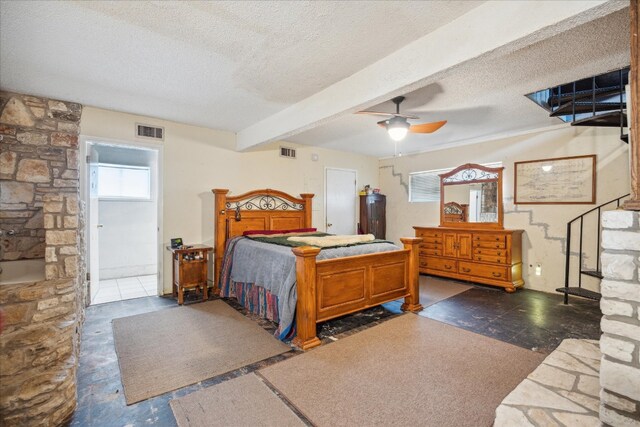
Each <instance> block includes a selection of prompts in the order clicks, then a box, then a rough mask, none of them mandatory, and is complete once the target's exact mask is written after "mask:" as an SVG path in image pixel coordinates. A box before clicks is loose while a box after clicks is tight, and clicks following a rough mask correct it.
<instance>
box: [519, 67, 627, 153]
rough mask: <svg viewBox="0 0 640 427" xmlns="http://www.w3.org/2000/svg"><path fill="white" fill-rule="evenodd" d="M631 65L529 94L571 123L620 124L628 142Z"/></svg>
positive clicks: (539, 103) (621, 136) (622, 138)
mask: <svg viewBox="0 0 640 427" xmlns="http://www.w3.org/2000/svg"><path fill="white" fill-rule="evenodd" d="M628 83H629V67H627V68H623V69H620V70H616V71H611V72H608V73H605V74H601V75H599V76H594V77H589V78H586V79H582V80H577V81H575V82H572V83H567V84H563V85H559V86H554V87H552V88H548V89H544V90H540V91H537V92H534V93H530V94H528V95H527V97H528V98H529V99H531V100H532V101H534V102H535V103H536V104H538V105H539V106H540V107H542V108H544V109H545V110H547V111H548V112H549V116H550V117H558V118H559V119H560V120H562V121H564V122H567V123H571V126H602V127H620V139H621V140H622V141H624V142H625V143H627V144H628V143H629V135H628V131H626V132H625V130H626V128H627V100H626V93H625V89H624V88H625V85H627V84H628Z"/></svg>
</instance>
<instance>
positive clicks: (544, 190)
mask: <svg viewBox="0 0 640 427" xmlns="http://www.w3.org/2000/svg"><path fill="white" fill-rule="evenodd" d="M513 175H514V179H515V183H514V186H513V189H514V190H513V191H514V194H513V200H514V203H515V204H520V205H527V204H528V205H544V204H555V205H566V204H594V203H595V202H596V155H595V154H592V155H587V156H573V157H560V158H554V159H541V160H528V161H524V162H515V163H514V173H513Z"/></svg>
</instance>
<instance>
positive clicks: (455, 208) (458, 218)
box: [442, 202, 469, 222]
mask: <svg viewBox="0 0 640 427" xmlns="http://www.w3.org/2000/svg"><path fill="white" fill-rule="evenodd" d="M468 207H469V205H461V204H460V203H456V202H449V203H445V204H444V207H443V211H442V215H444V221H445V222H467V221H468V218H467V215H468V213H467V208H468Z"/></svg>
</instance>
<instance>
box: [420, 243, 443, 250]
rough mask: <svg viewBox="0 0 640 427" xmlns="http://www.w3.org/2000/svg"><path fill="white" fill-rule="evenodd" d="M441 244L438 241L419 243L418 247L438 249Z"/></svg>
mask: <svg viewBox="0 0 640 427" xmlns="http://www.w3.org/2000/svg"><path fill="white" fill-rule="evenodd" d="M440 248H442V245H441V244H440V243H420V249H440Z"/></svg>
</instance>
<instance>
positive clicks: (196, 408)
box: [169, 374, 305, 427]
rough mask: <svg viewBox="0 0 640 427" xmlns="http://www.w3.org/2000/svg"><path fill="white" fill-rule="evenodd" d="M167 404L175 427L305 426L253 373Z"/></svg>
mask: <svg viewBox="0 0 640 427" xmlns="http://www.w3.org/2000/svg"><path fill="white" fill-rule="evenodd" d="M169 404H170V405H171V409H172V410H173V415H174V416H175V417H176V421H177V423H178V426H179V427H213V426H274V427H275V426H278V427H288V426H304V425H305V424H304V423H303V422H302V420H300V418H298V416H297V415H296V414H295V413H294V412H293V411H292V410H291V409H290V408H289V407H288V406H287V405H286V404H285V403H284V402H283V401H282V400H281V399H280V398H279V397H278V396H277V395H276V394H275V393H274V392H273V391H272V390H271V389H269V387H267V385H266V384H265V383H264V382H263V381H262V380H261V379H260V378H258V377H257V376H256V375H254V374H248V375H244V376H242V377H238V378H234V379H232V380H229V381H225V382H223V383H220V384H217V385H214V386H211V387H208V388H206V389H203V390H200V391H196V392H195V393H191V394H189V395H187V396H185V397H181V398H178V399H174V400H172V401H171V402H169Z"/></svg>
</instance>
